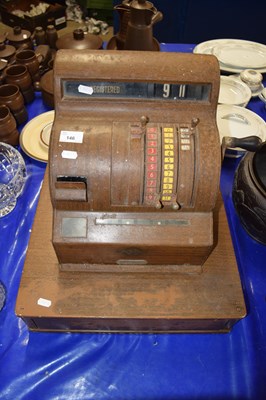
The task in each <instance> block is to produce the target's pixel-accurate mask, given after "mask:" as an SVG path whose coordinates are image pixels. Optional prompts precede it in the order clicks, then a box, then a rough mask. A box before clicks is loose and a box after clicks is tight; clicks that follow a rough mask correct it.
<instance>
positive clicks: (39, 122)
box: [19, 110, 55, 162]
mask: <svg viewBox="0 0 266 400" xmlns="http://www.w3.org/2000/svg"><path fill="white" fill-rule="evenodd" d="M54 113H55V112H54V110H52V111H48V112H46V113H43V114H40V115H38V116H37V117H35V118H33V119H32V120H31V121H29V122H28V123H27V124H26V125H25V127H24V128H23V130H22V132H21V135H20V138H19V141H20V146H21V148H22V150H23V151H24V153H26V154H27V155H28V156H29V157H31V158H33V159H35V160H37V161H41V162H47V161H48V154H49V140H50V134H51V130H52V126H53V121H54Z"/></svg>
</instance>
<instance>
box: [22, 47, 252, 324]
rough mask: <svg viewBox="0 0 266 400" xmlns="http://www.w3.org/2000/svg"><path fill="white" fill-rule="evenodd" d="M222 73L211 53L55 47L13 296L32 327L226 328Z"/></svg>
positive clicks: (229, 279) (233, 312) (231, 317)
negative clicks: (50, 96) (46, 144)
mask: <svg viewBox="0 0 266 400" xmlns="http://www.w3.org/2000/svg"><path fill="white" fill-rule="evenodd" d="M219 79H220V78H219V65H218V62H217V59H216V58H215V57H214V56H209V55H199V54H198V55H195V54H184V53H161V52H145V51H143V52H130V51H116V50H114V51H111V50H110V51H104V50H103V51H94V50H92V51H85V50H84V51H74V50H71V51H70V50H59V51H58V52H57V55H56V60H55V64H54V94H55V119H54V124H53V128H52V132H51V140H50V153H49V170H48V174H46V177H45V180H44V184H43V188H42V192H41V196H40V201H39V205H38V209H37V214H36V218H35V222H34V226H33V231H32V235H31V240H30V244H29V249H28V252H27V258H26V262H25V267H24V273H23V276H22V281H21V285H20V290H19V294H18V299H17V306H16V313H17V315H19V316H20V317H22V318H23V319H24V320H25V321H26V322H27V324H28V326H29V327H30V329H33V330H45V331H47V330H58V331H94V332H95V331H97V332H98V331H105V332H106V331H107V332H110V331H118V332H121V331H123V332H129V331H130V332H132V331H133V332H136V331H138V332H151V331H152V332H155V331H158V332H180V331H182V332H183V331H188V332H191V331H193V332H195V331H197V332H206V331H214V332H220V331H222V332H224V331H228V330H230V328H231V327H232V326H233V324H234V323H235V322H236V321H238V320H239V319H240V318H242V317H243V316H244V315H245V304H244V299H243V293H242V288H241V283H240V279H239V274H238V268H237V264H236V260H235V256H234V250H233V247H232V243H231V238H230V232H229V229H228V225H227V221H226V216H225V211H224V208H223V205H222V201H221V196H220V194H219V179H220V170H221V157H220V154H221V148H220V140H219V133H218V130H217V125H216V107H217V98H218V92H219ZM48 178H49V185H48ZM49 188H50V191H49Z"/></svg>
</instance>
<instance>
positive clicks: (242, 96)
mask: <svg viewBox="0 0 266 400" xmlns="http://www.w3.org/2000/svg"><path fill="white" fill-rule="evenodd" d="M250 98H251V90H250V88H249V87H248V85H246V84H245V83H244V82H242V81H240V80H238V79H234V78H229V77H228V76H221V77H220V92H219V99H218V103H220V104H234V105H238V106H241V107H245V106H246V105H247V103H248V102H249V100H250Z"/></svg>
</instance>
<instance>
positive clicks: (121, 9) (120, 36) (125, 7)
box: [114, 0, 132, 50]
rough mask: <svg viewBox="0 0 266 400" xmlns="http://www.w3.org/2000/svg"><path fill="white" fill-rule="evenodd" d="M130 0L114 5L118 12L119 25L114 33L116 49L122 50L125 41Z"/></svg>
mask: <svg viewBox="0 0 266 400" xmlns="http://www.w3.org/2000/svg"><path fill="white" fill-rule="evenodd" d="M131 3H132V0H124V1H123V2H122V3H121V4H118V5H117V6H115V7H114V10H116V11H117V12H118V14H119V22H120V27H119V31H118V32H117V34H116V47H117V50H123V49H124V46H125V41H126V34H127V27H128V22H129V18H130V4H131Z"/></svg>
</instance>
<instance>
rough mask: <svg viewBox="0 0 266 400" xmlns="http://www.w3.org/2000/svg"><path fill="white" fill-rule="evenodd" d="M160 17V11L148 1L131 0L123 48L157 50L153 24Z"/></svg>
mask: <svg viewBox="0 0 266 400" xmlns="http://www.w3.org/2000/svg"><path fill="white" fill-rule="evenodd" d="M162 18H163V15H162V13H161V12H160V11H157V9H156V8H155V7H154V5H153V4H152V3H150V2H149V1H146V0H133V1H132V2H131V3H130V18H129V22H128V26H127V33H126V39H125V46H124V50H153V51H154V50H159V49H160V46H159V44H157V41H156V40H155V39H154V38H153V25H154V24H155V23H156V22H159V21H161V20H162Z"/></svg>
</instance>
